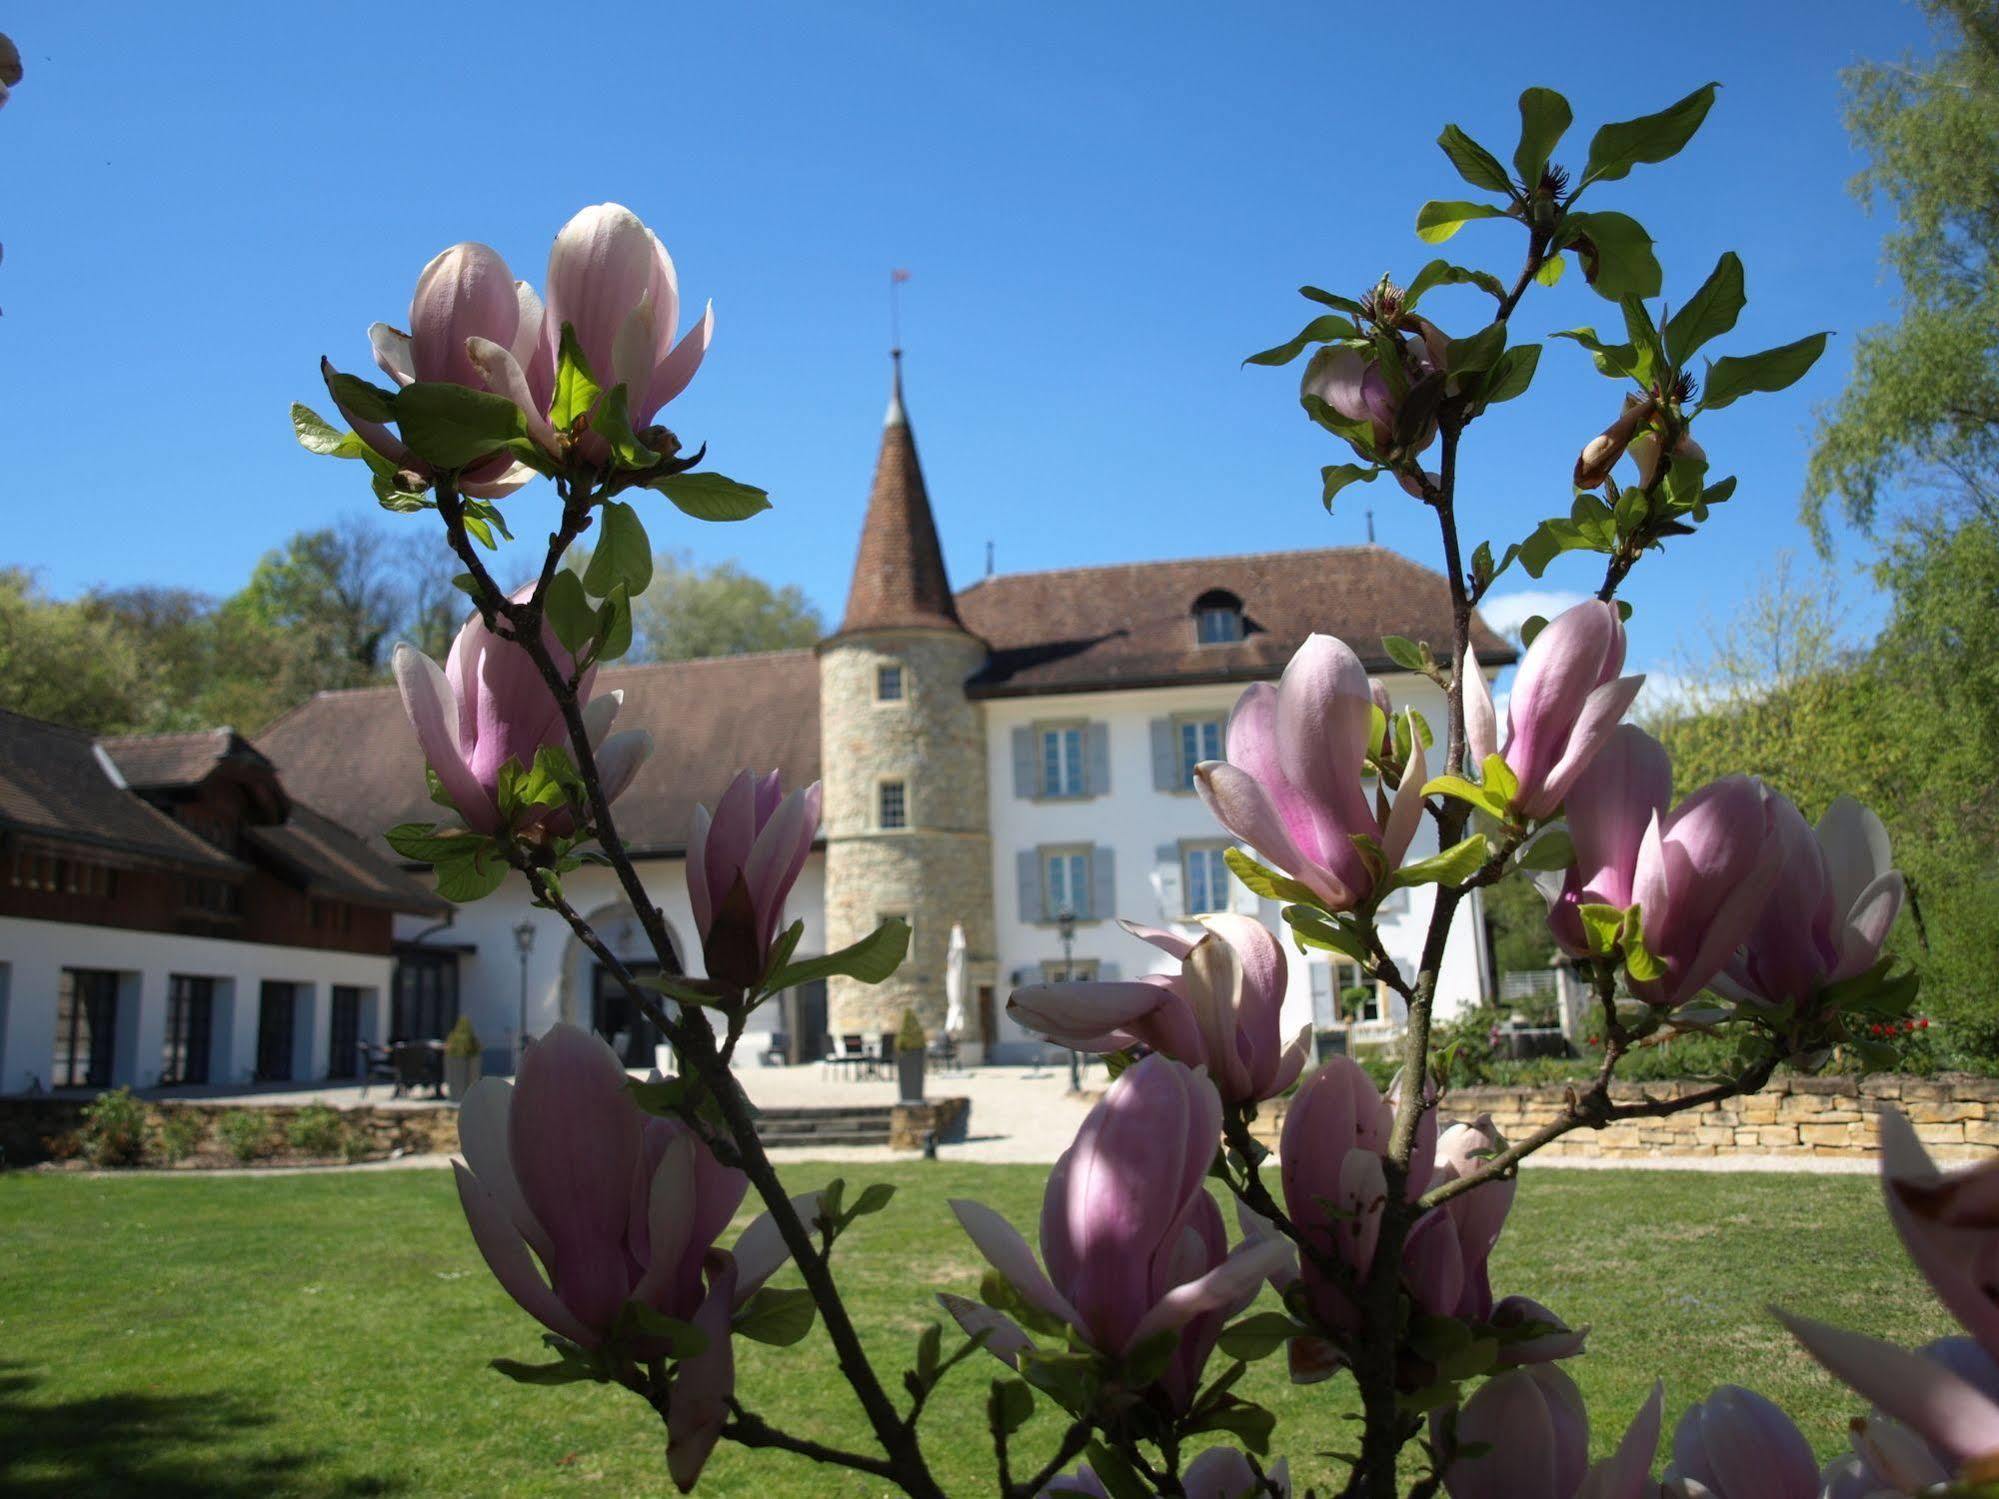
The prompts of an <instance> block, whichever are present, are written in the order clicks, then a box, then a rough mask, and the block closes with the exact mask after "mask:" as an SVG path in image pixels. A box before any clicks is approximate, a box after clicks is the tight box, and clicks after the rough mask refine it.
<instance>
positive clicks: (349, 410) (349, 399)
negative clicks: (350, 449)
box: [326, 370, 396, 425]
mask: <svg viewBox="0 0 1999 1499" xmlns="http://www.w3.org/2000/svg"><path fill="white" fill-rule="evenodd" d="M326 388H327V390H328V391H329V392H330V393H331V394H332V396H333V404H334V405H336V406H338V407H339V408H340V410H341V412H342V413H343V414H345V415H346V417H347V419H348V420H349V421H356V420H359V421H364V422H380V423H383V424H385V425H386V424H387V423H389V422H392V421H394V420H395V419H396V393H395V392H394V391H392V390H384V389H382V387H381V386H379V385H370V384H369V383H368V382H367V381H366V380H363V379H362V378H361V377H360V376H359V375H345V374H342V373H341V372H340V371H339V370H327V371H326Z"/></svg>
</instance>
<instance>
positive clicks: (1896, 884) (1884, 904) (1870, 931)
mask: <svg viewBox="0 0 1999 1499" xmlns="http://www.w3.org/2000/svg"><path fill="white" fill-rule="evenodd" d="M1907 897H1908V885H1907V883H1906V882H1905V881H1904V880H1903V878H1902V875H1901V872H1900V871H1899V870H1894V869H1891V870H1889V871H1888V872H1887V873H1886V874H1884V875H1882V876H1881V877H1880V878H1879V879H1877V880H1875V881H1874V883H1873V884H1871V885H1869V886H1868V887H1867V888H1866V889H1865V890H1863V891H1861V892H1860V896H1859V898H1858V899H1857V900H1855V901H1854V903H1853V906H1852V908H1851V909H1850V910H1849V911H1848V912H1847V913H1846V930H1845V931H1844V932H1842V933H1840V936H1839V941H1840V952H1839V962H1838V964H1837V965H1835V966H1834V968H1833V970H1832V972H1831V973H1830V974H1829V975H1827V977H1828V978H1829V979H1830V980H1831V981H1832V982H1833V983H1838V982H1839V981H1840V980H1841V979H1844V978H1851V977H1853V975H1854V974H1856V973H1860V972H1863V971H1864V970H1866V969H1868V968H1871V967H1873V966H1874V963H1875V960H1876V959H1878V958H1879V957H1880V956H1881V945H1882V944H1883V943H1884V942H1886V941H1887V940H1888V933H1889V932H1890V931H1891V930H1893V929H1894V926H1895V918H1896V917H1898V916H1900V915H1901V914H1902V903H1903V901H1904V900H1906V899H1907Z"/></svg>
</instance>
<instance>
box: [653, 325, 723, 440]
mask: <svg viewBox="0 0 1999 1499" xmlns="http://www.w3.org/2000/svg"><path fill="white" fill-rule="evenodd" d="M670 331H671V330H669V332H670ZM714 338H715V304H714V303H713V302H712V301H711V302H710V303H709V304H708V305H707V307H706V308H705V309H704V310H703V311H702V313H701V320H700V321H699V322H697V323H696V324H695V325H694V326H693V327H692V328H689V329H688V330H687V332H686V334H685V336H683V337H682V338H681V340H680V342H679V343H677V344H675V345H674V348H673V352H672V353H671V354H669V355H667V356H666V358H664V359H662V360H661V361H660V362H659V367H658V368H657V369H655V370H654V371H653V373H652V384H651V385H649V386H647V387H646V393H645V401H644V403H643V405H642V407H641V409H642V410H643V411H644V412H645V417H644V418H643V419H644V420H648V421H649V420H651V419H652V417H654V416H655V415H656V414H657V413H658V412H659V409H660V407H662V406H664V405H666V403H667V402H669V401H671V400H672V399H673V398H674V397H675V396H677V395H679V394H680V393H681V392H682V391H683V390H685V389H687V386H688V383H689V382H690V381H692V380H693V378H694V373H695V371H696V370H698V369H700V368H701V361H702V360H703V359H705V358H707V357H708V345H709V344H710V343H712V342H713V341H714Z"/></svg>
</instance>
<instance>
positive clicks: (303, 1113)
mask: <svg viewBox="0 0 1999 1499" xmlns="http://www.w3.org/2000/svg"><path fill="white" fill-rule="evenodd" d="M475 1044H476V1043H475ZM346 1138H347V1122H346V1121H345V1120H344V1119H342V1118H341V1117H340V1111H339V1110H338V1109H332V1108H328V1107H327V1106H326V1105H325V1104H323V1103H310V1104H307V1105H306V1106H305V1107H304V1108H302V1109H300V1110H299V1111H298V1112H297V1113H296V1114H294V1115H292V1117H291V1119H290V1120H289V1121H288V1122H287V1123H286V1124H285V1139H286V1140H287V1141H288V1142H290V1144H291V1148H292V1149H293V1150H296V1151H297V1152H298V1153H299V1154H300V1155H310V1156H328V1155H339V1154H340V1147H341V1144H342V1142H344V1141H345V1140H346Z"/></svg>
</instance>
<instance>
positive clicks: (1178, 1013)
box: [1006, 914, 1312, 1104]
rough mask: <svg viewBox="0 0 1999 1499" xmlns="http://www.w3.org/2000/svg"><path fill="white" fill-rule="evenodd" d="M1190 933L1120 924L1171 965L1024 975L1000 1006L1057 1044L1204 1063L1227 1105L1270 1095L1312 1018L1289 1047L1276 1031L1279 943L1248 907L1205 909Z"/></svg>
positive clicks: (1294, 1064)
mask: <svg viewBox="0 0 1999 1499" xmlns="http://www.w3.org/2000/svg"><path fill="white" fill-rule="evenodd" d="M1203 923H1204V924H1205V925H1206V927H1207V933H1206V935H1204V936H1202V937H1201V938H1199V939H1198V940H1193V941H1190V940H1188V939H1187V938H1185V937H1181V936H1179V935H1178V934H1176V933H1173V932H1168V931H1161V930H1159V929H1158V928H1155V927H1142V926H1137V925H1134V924H1133V923H1131V922H1125V923H1123V925H1124V928H1125V930H1126V931H1128V932H1130V933H1131V934H1132V935H1133V936H1135V937H1138V938H1140V939H1141V940H1143V941H1146V942H1149V943H1151V944H1152V945H1153V946H1154V947H1156V948H1158V949H1159V950H1160V951H1162V952H1164V953H1165V954H1167V956H1169V957H1173V958H1178V959H1179V960H1180V972H1179V973H1178V974H1147V975H1146V976H1145V977H1143V978H1140V979H1136V980H1132V981H1129V982H1108V981H1107V982H1098V983H1060V984H1030V985H1028V986H1026V987H1025V988H1021V989H1016V990H1014V991H1013V997H1012V998H1011V999H1009V1000H1008V1001H1007V1006H1006V1010H1007V1013H1008V1014H1009V1015H1011V1016H1012V1017H1013V1018H1014V1019H1015V1020H1017V1021H1019V1022H1020V1024H1021V1025H1022V1026H1024V1027H1026V1028H1027V1029H1028V1030H1030V1031H1032V1032H1034V1033H1035V1034H1036V1035H1039V1036H1045V1037H1047V1038H1048V1039H1049V1040H1050V1041H1053V1042H1054V1043H1055V1044H1056V1045H1058V1046H1069V1047H1074V1048H1075V1049H1076V1050H1078V1051H1092V1052H1106V1051H1116V1050H1118V1049H1120V1048H1122V1047H1126V1046H1131V1045H1143V1046H1146V1047H1149V1048H1150V1049H1152V1050H1153V1051H1158V1052H1164V1053H1165V1054H1166V1055H1167V1056H1169V1057H1172V1058H1173V1059H1174V1060H1176V1061H1180V1062H1185V1063H1186V1064H1187V1065H1188V1066H1190V1067H1206V1068H1207V1069H1208V1076H1209V1078H1210V1079H1211V1080H1212V1081H1213V1083H1214V1085H1215V1087H1216V1089H1217V1090H1218V1091H1219V1092H1220V1093H1221V1096H1222V1101H1223V1102H1224V1103H1228V1104H1249V1103H1260V1102H1261V1101H1262V1100H1264V1099H1266V1098H1275V1097H1276V1096H1277V1095H1279V1094H1280V1093H1282V1092H1284V1091H1285V1090H1286V1089H1287V1088H1289V1087H1290V1086H1291V1085H1292V1084H1293V1083H1294V1082H1296V1081H1297V1080H1298V1074H1299V1072H1300V1071H1302V1070H1303V1068H1304V1066H1305V1055H1306V1048H1307V1047H1308V1046H1309V1045H1310V1044H1311V1040H1312V1027H1311V1026H1310V1024H1307V1025H1306V1026H1305V1027H1304V1029H1302V1030H1301V1031H1300V1032H1299V1033H1298V1035H1297V1036H1296V1037H1295V1038H1294V1039H1293V1040H1292V1042H1291V1044H1290V1045H1289V1046H1286V1045H1285V1044H1284V1042H1283V1038H1282V1037H1281V1036H1280V1035H1279V1034H1278V1029H1277V1026H1278V1016H1279V1011H1280V1010H1281V1009H1282V1008H1283V1004H1284V985H1285V959H1284V948H1283V946H1282V945H1281V944H1280V943H1279V942H1278V941H1277V939H1276V938H1275V937H1273V936H1271V934H1270V933H1269V931H1268V930H1266V929H1265V927H1264V926H1263V924H1262V923H1261V922H1258V921H1253V920H1251V919H1250V918H1249V917H1247V916H1236V915H1231V914H1221V915H1215V916H1208V917H1204V918H1203Z"/></svg>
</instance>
